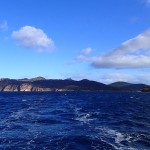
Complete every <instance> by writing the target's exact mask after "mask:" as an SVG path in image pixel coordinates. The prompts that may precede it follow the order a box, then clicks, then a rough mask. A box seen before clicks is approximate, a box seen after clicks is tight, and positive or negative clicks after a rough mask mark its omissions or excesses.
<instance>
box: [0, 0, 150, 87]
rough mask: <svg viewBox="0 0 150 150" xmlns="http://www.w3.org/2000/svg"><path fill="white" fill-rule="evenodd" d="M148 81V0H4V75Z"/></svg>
mask: <svg viewBox="0 0 150 150" xmlns="http://www.w3.org/2000/svg"><path fill="white" fill-rule="evenodd" d="M37 76H42V77H45V78H48V79H66V78H72V79H74V80H81V79H85V78H86V79H89V80H95V81H98V82H102V83H106V84H109V83H112V82H115V81H125V82H131V83H146V84H149V85H150V0H5V1H1V3H0V78H13V79H21V78H34V77H37Z"/></svg>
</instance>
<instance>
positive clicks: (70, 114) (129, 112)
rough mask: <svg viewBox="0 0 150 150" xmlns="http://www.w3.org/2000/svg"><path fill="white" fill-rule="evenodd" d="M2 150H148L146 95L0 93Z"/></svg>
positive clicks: (149, 112) (148, 98) (149, 97)
mask: <svg viewBox="0 0 150 150" xmlns="http://www.w3.org/2000/svg"><path fill="white" fill-rule="evenodd" d="M0 150H150V93H134V92H130V93H128V92H121V93H120V92H60V93H59V92H54V93H53V92H52V93H17V92H16V93H15V92H14V93H13V92H12V93H0Z"/></svg>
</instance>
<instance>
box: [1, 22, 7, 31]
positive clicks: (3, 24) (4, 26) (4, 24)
mask: <svg viewBox="0 0 150 150" xmlns="http://www.w3.org/2000/svg"><path fill="white" fill-rule="evenodd" d="M7 29H8V24H7V21H6V20H5V21H3V22H2V23H0V30H1V31H7Z"/></svg>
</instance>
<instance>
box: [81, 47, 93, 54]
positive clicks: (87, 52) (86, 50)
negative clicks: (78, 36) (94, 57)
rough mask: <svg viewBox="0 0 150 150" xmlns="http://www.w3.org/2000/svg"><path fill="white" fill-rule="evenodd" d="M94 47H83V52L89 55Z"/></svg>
mask: <svg viewBox="0 0 150 150" xmlns="http://www.w3.org/2000/svg"><path fill="white" fill-rule="evenodd" d="M92 50H93V49H92V48H90V47H88V48H85V49H83V50H82V54H83V55H88V54H90V53H91V52H92Z"/></svg>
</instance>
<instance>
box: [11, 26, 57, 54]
mask: <svg viewBox="0 0 150 150" xmlns="http://www.w3.org/2000/svg"><path fill="white" fill-rule="evenodd" d="M11 37H12V38H13V39H14V40H15V41H16V42H17V44H18V45H19V46H22V47H25V48H31V49H35V50H37V51H39V52H51V51H52V50H53V49H54V47H55V46H54V42H53V40H52V39H51V38H49V37H48V36H47V35H46V33H44V31H43V30H41V29H38V28H35V27H33V26H24V27H22V28H20V29H19V30H17V31H13V32H12V35H11Z"/></svg>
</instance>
